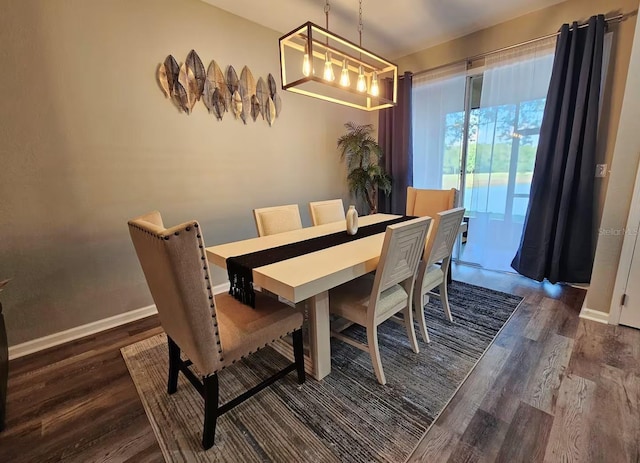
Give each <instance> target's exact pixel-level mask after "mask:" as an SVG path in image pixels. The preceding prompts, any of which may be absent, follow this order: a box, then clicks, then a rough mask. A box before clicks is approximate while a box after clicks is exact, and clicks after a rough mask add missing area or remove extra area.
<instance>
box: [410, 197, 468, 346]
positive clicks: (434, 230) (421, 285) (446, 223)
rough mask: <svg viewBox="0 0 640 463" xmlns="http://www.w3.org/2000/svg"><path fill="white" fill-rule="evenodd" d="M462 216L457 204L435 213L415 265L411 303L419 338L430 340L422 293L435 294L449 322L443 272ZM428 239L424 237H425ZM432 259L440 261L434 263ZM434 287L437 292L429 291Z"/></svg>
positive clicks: (447, 295) (461, 210) (445, 272)
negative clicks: (422, 253) (438, 263)
mask: <svg viewBox="0 0 640 463" xmlns="http://www.w3.org/2000/svg"><path fill="white" fill-rule="evenodd" d="M463 216H464V208H463V207H458V208H456V209H450V210H448V211H444V212H439V213H438V214H437V215H436V217H437V218H436V219H435V220H434V223H433V225H432V226H431V230H430V231H429V234H430V235H433V240H432V241H431V246H430V247H429V248H428V247H427V245H425V249H424V255H423V257H422V261H421V262H420V265H419V266H418V274H417V276H416V284H415V286H414V295H413V304H414V311H415V315H416V320H418V325H419V326H420V332H421V333H422V339H423V340H424V341H425V342H430V340H429V333H428V332H427V323H426V320H425V317H424V296H426V295H429V296H435V297H438V298H439V299H440V302H441V303H442V308H443V309H444V313H445V316H446V317H447V319H448V320H449V321H451V322H452V321H453V317H452V316H451V308H450V307H449V293H448V290H447V273H448V272H449V268H450V267H449V263H450V261H451V251H452V250H453V243H454V242H455V240H456V236H457V235H458V229H459V228H460V222H461V221H462V217H463ZM427 241H428V240H427ZM436 262H442V264H441V265H436ZM436 287H438V291H439V292H438V293H437V294H436V293H433V292H432V290H433V289H434V288H436Z"/></svg>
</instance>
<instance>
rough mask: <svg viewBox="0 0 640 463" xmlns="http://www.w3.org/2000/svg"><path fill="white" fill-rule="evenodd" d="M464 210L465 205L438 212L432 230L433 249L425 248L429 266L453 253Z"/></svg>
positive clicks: (425, 257) (425, 256)
mask: <svg viewBox="0 0 640 463" xmlns="http://www.w3.org/2000/svg"><path fill="white" fill-rule="evenodd" d="M464 211H465V209H464V208H463V207H458V208H455V209H450V210H448V211H444V212H439V213H438V214H437V218H436V219H435V221H434V224H433V226H432V227H431V232H430V233H431V234H434V235H435V236H434V238H433V241H432V244H431V249H427V248H425V255H424V257H423V259H424V260H425V261H426V263H427V267H428V266H430V265H431V264H433V263H435V262H439V261H441V260H443V259H444V258H446V257H449V256H450V255H451V251H452V250H453V244H454V243H455V241H456V237H457V236H458V230H459V229H460V224H461V223H462V218H463V216H464ZM428 241H430V240H427V242H428ZM427 253H428V254H427Z"/></svg>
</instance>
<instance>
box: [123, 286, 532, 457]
mask: <svg viewBox="0 0 640 463" xmlns="http://www.w3.org/2000/svg"><path fill="white" fill-rule="evenodd" d="M521 301H522V298H521V297H519V296H515V295H512V294H506V293H502V292H499V291H493V290H491V289H487V288H482V287H479V286H473V285H470V284H466V283H462V282H458V281H454V282H453V283H451V285H450V287H449V302H450V305H451V311H452V314H453V317H454V323H450V322H448V321H447V320H446V319H445V318H444V314H443V310H442V308H441V306H440V302H439V300H437V298H431V301H430V302H429V304H428V305H427V308H426V319H427V326H428V327H429V334H430V336H431V343H430V344H426V343H424V342H422V341H421V340H420V334H419V332H418V328H417V326H416V331H417V332H418V339H419V344H420V353H418V354H415V353H414V352H413V351H412V350H411V348H410V345H409V341H408V339H407V336H406V332H405V330H404V326H403V325H399V324H396V323H393V322H386V323H384V324H382V325H380V326H379V327H378V330H379V331H378V333H379V334H378V336H379V344H380V353H381V358H382V366H383V368H384V372H385V375H386V377H387V384H386V385H384V386H382V385H380V384H378V383H377V381H376V378H375V375H374V373H373V368H372V366H371V360H370V358H369V354H367V353H365V352H363V351H360V350H358V349H356V348H354V347H352V346H350V345H348V344H346V343H343V342H340V341H338V340H335V339H333V340H332V341H331V360H332V361H331V363H332V371H331V374H330V375H329V376H327V377H326V378H325V379H324V380H322V381H315V380H314V379H311V378H309V379H307V382H306V383H305V384H304V385H302V386H301V387H300V386H298V384H297V381H296V376H295V374H290V375H287V377H285V378H284V379H283V380H281V381H278V382H276V383H275V384H274V385H272V386H270V387H269V388H267V389H265V390H264V391H262V392H260V393H259V394H257V395H256V396H254V397H253V398H251V399H249V400H247V401H246V402H244V403H243V404H241V405H240V406H238V407H236V408H234V409H233V410H231V411H229V412H228V413H226V414H224V415H223V416H222V417H220V418H219V419H218V426H217V430H216V445H215V446H214V447H213V448H212V449H210V450H208V451H206V452H205V451H203V450H202V447H201V443H200V442H201V437H202V420H203V404H204V402H203V400H202V398H201V397H200V396H199V395H198V393H197V392H196V390H195V388H193V387H192V386H191V385H190V384H189V383H188V382H187V380H186V379H185V378H184V376H183V375H180V381H179V384H178V392H176V393H175V394H173V395H172V396H169V395H168V394H167V392H166V381H167V345H166V336H165V335H164V334H160V335H157V336H154V337H152V338H149V339H146V340H143V341H140V342H138V343H135V344H132V345H130V346H127V347H124V348H123V349H122V355H123V357H124V359H125V362H126V364H127V367H128V369H129V372H130V374H131V377H132V378H133V381H134V383H135V385H136V388H137V390H138V393H139V394H140V398H141V400H142V403H143V404H144V407H145V410H146V412H147V416H148V417H149V421H150V422H151V426H152V427H153V430H154V432H155V434H156V437H157V439H158V442H159V444H160V448H161V449H162V453H163V455H164V457H165V460H166V461H168V462H181V461H194V462H213V461H216V462H253V461H255V462H264V461H273V462H302V461H309V462H341V461H343V462H374V461H375V462H377V461H380V462H393V463H396V462H399V461H404V460H405V459H406V458H407V457H408V456H409V454H410V453H411V452H412V450H413V449H414V447H415V446H416V444H417V443H418V441H419V440H420V438H421V437H422V436H423V435H424V434H425V432H426V431H427V430H428V428H429V426H430V425H431V423H433V421H434V420H435V419H436V417H437V416H438V414H439V413H440V412H441V411H442V409H443V408H444V406H445V405H446V404H447V402H448V401H449V400H450V399H451V397H452V396H453V394H454V393H455V391H456V390H457V388H458V387H459V386H460V385H461V384H462V382H463V381H464V380H465V378H466V377H467V375H468V374H469V373H470V372H471V370H472V369H473V367H474V366H475V364H476V363H477V362H478V360H479V359H480V357H481V356H482V355H483V353H484V352H485V350H486V349H487V348H488V347H489V345H490V344H491V342H492V341H493V339H494V338H495V336H496V335H497V334H498V332H499V331H500V329H501V328H502V326H504V324H505V323H506V321H507V320H508V319H509V317H510V316H511V315H512V314H513V312H514V311H515V309H516V308H517V307H518V306H519V304H520V303H521ZM345 334H347V335H349V336H352V337H354V338H357V339H359V340H360V341H365V340H366V333H365V331H364V329H363V328H361V327H357V326H352V327H350V328H348V329H347V330H345ZM286 363H287V361H286V360H285V359H284V358H283V357H282V356H280V355H279V354H278V353H277V352H275V350H273V349H271V348H265V349H263V350H262V351H260V352H258V353H257V354H255V355H253V356H252V357H251V358H250V359H245V360H243V361H242V362H240V363H238V364H236V365H234V366H233V367H231V368H229V369H225V370H224V371H222V373H221V374H220V375H219V380H220V395H221V397H220V400H221V402H226V401H227V400H228V399H230V398H232V397H235V396H236V395H238V394H240V393H242V392H243V391H245V390H247V389H248V388H250V387H251V386H252V385H255V384H257V383H258V382H259V381H260V380H261V378H264V377H266V376H269V375H271V374H272V373H273V372H275V371H276V370H278V369H281V368H283V366H284V365H286Z"/></svg>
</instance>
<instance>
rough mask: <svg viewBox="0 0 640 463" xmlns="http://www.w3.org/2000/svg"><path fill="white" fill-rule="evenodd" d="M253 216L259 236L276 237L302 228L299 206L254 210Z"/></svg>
mask: <svg viewBox="0 0 640 463" xmlns="http://www.w3.org/2000/svg"><path fill="white" fill-rule="evenodd" d="M253 216H254V218H255V219H256V228H257V229H258V236H268V235H275V234H276V233H284V232H288V231H291V230H299V229H301V228H302V220H300V209H298V205H297V204H289V205H287V206H274V207H263V208H261V209H254V210H253Z"/></svg>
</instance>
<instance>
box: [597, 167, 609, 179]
mask: <svg viewBox="0 0 640 463" xmlns="http://www.w3.org/2000/svg"><path fill="white" fill-rule="evenodd" d="M606 176H607V165H606V164H597V165H596V177H606Z"/></svg>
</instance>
